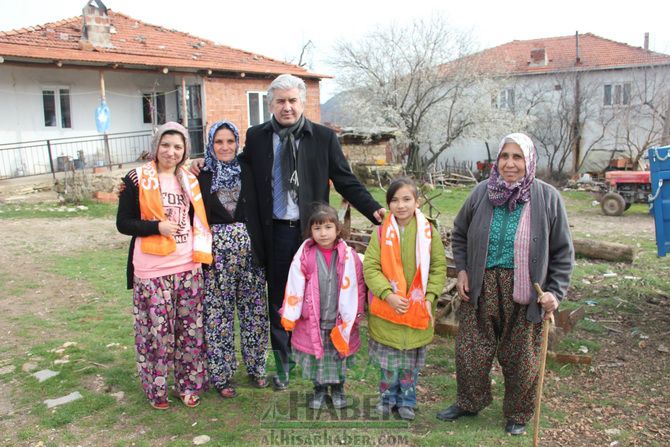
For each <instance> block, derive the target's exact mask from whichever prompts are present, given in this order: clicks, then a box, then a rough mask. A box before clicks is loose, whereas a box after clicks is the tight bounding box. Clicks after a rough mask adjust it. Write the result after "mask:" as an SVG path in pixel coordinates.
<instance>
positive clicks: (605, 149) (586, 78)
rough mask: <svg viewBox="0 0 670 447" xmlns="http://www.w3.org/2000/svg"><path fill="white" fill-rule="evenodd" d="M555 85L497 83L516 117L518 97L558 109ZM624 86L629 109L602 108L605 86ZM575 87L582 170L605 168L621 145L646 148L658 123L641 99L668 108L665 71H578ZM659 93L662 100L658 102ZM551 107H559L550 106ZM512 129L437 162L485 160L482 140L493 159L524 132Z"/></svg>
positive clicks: (669, 72)
mask: <svg viewBox="0 0 670 447" xmlns="http://www.w3.org/2000/svg"><path fill="white" fill-rule="evenodd" d="M558 82H559V81H558V80H557V76H556V75H534V76H520V77H517V78H510V79H506V80H500V81H499V83H500V87H501V88H510V87H513V88H514V90H515V106H516V108H517V110H516V111H515V113H517V114H519V113H521V114H522V113H525V111H524V110H522V109H523V104H522V98H523V95H524V94H526V95H529V96H530V95H531V92H537V91H543V92H545V95H544V99H545V100H546V101H547V104H557V103H558V100H559V98H560V96H561V94H559V93H558V91H556V90H555V88H554V87H555V85H556V84H557V83H558ZM624 82H630V83H631V84H632V92H631V96H632V98H631V104H630V105H629V106H627V107H621V106H614V107H613V106H604V105H603V96H604V85H605V84H620V83H624ZM580 86H581V88H580V90H581V91H582V92H583V93H582V95H583V96H587V95H588V96H589V98H590V99H589V101H588V102H587V103H586V104H585V105H584V108H583V110H582V114H585V116H587V119H586V122H585V123H584V127H583V129H582V140H581V147H582V157H583V156H584V154H585V152H586V150H587V149H588V148H589V147H592V149H591V152H590V153H589V154H588V155H587V157H588V158H587V160H586V162H585V163H584V166H582V170H583V171H587V170H599V169H603V168H604V167H605V166H606V164H607V162H608V161H609V158H610V155H611V152H612V151H613V150H615V149H617V150H619V151H622V150H624V149H625V145H626V144H628V146H631V147H632V146H634V145H637V146H639V147H646V146H647V145H648V144H647V141H648V140H649V139H650V138H651V137H653V135H652V134H654V135H656V134H658V130H659V129H660V127H662V123H661V124H660V127H659V122H658V120H656V121H654V120H653V119H652V117H651V115H652V113H651V112H650V109H649V108H648V107H646V108H645V107H643V106H642V103H643V102H644V101H645V99H646V100H647V101H649V100H651V99H655V100H656V101H657V102H656V104H655V106H656V107H657V108H658V109H659V110H665V108H666V107H667V96H666V95H667V92H668V91H670V67H660V68H648V69H646V70H642V69H618V70H602V71H592V72H583V73H581V75H580ZM564 87H565V89H566V90H564V91H563V94H564V95H567V96H568V97H570V96H571V95H573V93H572V91H570V90H567V89H570V88H571V84H570V82H567V81H566V83H565V84H564ZM659 94H660V95H661V98H660V101H659ZM554 107H558V106H557V105H554ZM535 110H537V108H536V109H535ZM612 114H614V115H615V119H614V120H609V118H610V117H611V115H612ZM541 124H542V123H541ZM544 124H546V125H547V126H552V125H553V126H555V125H556V123H555V122H547V123H544ZM513 127H514V126H510V128H509V129H507V130H506V131H504V130H503V129H497V132H495V131H494V132H489V134H492V133H499V134H500V135H498V136H497V137H495V138H493V136H492V135H490V136H489V137H478V138H464V139H460V140H458V141H456V143H455V144H454V145H453V146H452V147H451V148H449V149H447V150H446V151H445V152H444V153H443V154H442V155H441V156H440V158H439V161H438V162H439V163H449V164H453V161H454V159H455V160H456V161H459V162H460V161H471V162H475V161H478V160H485V159H486V147H485V144H484V143H485V141H487V140H488V142H489V147H490V149H491V156H492V157H493V158H495V155H496V153H497V149H498V143H499V141H500V138H502V137H503V136H504V134H505V133H509V132H515V131H519V130H521V131H523V129H518V128H513ZM603 128H605V129H606V131H605V136H604V137H603V138H600V135H601V134H602V132H603ZM484 130H486V129H484ZM652 130H653V131H654V132H655V133H654V132H652ZM480 133H482V134H486V132H485V131H480ZM624 140H626V141H624ZM631 141H632V143H631ZM542 152H543V151H542V150H541V149H539V150H538V155H539V159H538V162H539V166H540V167H543V166H544V165H546V155H544V154H542ZM622 155H626V154H622ZM633 155H634V154H633ZM571 168H572V154H570V155H569V162H568V163H566V165H565V172H569V170H570V169H571Z"/></svg>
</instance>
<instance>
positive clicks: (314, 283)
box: [279, 239, 367, 359]
mask: <svg viewBox="0 0 670 447" xmlns="http://www.w3.org/2000/svg"><path fill="white" fill-rule="evenodd" d="M335 249H336V250H337V267H336V269H337V280H338V284H340V285H341V282H342V272H343V271H344V257H345V253H346V249H347V244H346V243H345V242H344V241H343V240H342V239H339V240H338V242H337V245H336V246H335ZM317 251H318V247H317V246H316V243H315V242H314V241H313V240H311V239H310V241H309V242H308V243H307V244H306V245H305V248H304V250H303V253H302V257H301V259H300V266H301V268H302V270H303V273H304V274H305V279H306V281H307V284H306V285H305V296H304V300H303V304H302V314H301V315H300V318H299V319H298V321H296V324H295V329H294V330H293V335H292V336H291V345H292V346H293V348H294V349H297V350H299V351H302V352H305V353H307V354H311V355H314V356H315V357H316V358H318V359H320V358H321V357H323V342H322V340H321V329H320V326H319V323H320V321H321V298H320V293H319V277H318V267H317V263H316V252H317ZM355 262H356V280H357V281H358V311H357V315H356V321H355V322H354V327H353V328H352V330H351V337H350V339H349V353H350V354H349V355H352V354H354V353H355V352H356V351H358V349H359V348H360V346H361V338H360V334H359V331H358V325H359V324H360V320H361V318H362V317H363V315H364V313H365V297H366V294H367V288H366V287H365V280H364V279H363V265H362V263H361V260H360V258H359V257H358V255H356V256H355ZM279 312H280V314H283V308H282V309H280V311H279ZM341 322H342V319H341V316H340V315H339V314H338V316H337V321H336V322H335V324H340V323H341Z"/></svg>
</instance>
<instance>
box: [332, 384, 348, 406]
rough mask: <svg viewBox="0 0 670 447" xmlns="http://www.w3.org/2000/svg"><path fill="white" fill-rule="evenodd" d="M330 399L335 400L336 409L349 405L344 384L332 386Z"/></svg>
mask: <svg viewBox="0 0 670 447" xmlns="http://www.w3.org/2000/svg"><path fill="white" fill-rule="evenodd" d="M330 392H331V395H330V399H331V400H332V401H333V407H335V408H336V409H338V410H339V409H340V408H346V407H347V397H346V396H345V395H344V384H343V383H338V384H336V385H331V386H330Z"/></svg>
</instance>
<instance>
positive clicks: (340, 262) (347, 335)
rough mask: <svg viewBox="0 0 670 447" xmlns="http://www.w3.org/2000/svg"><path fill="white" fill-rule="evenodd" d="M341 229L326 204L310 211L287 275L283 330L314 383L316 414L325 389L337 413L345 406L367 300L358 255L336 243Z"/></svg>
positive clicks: (311, 406)
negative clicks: (346, 386) (350, 365)
mask: <svg viewBox="0 0 670 447" xmlns="http://www.w3.org/2000/svg"><path fill="white" fill-rule="evenodd" d="M341 229H342V224H341V223H340V222H339V221H338V220H337V212H336V211H335V210H334V209H333V208H331V207H330V206H328V205H326V204H318V205H316V206H315V207H314V208H313V212H312V214H311V215H310V217H309V221H308V224H307V226H306V234H305V238H306V240H305V242H303V244H302V245H301V246H300V248H299V249H298V251H297V253H296V254H295V256H294V258H293V261H292V263H291V268H290V270H289V275H288V281H287V282H286V291H285V294H284V304H283V306H282V309H281V315H282V320H281V321H282V325H283V327H284V329H286V330H287V331H293V335H292V337H291V346H292V347H293V357H294V360H295V362H296V363H297V364H299V365H301V366H302V370H303V377H304V378H306V379H309V380H312V381H313V383H314V397H313V398H312V399H311V400H310V402H309V407H310V408H313V409H316V410H318V409H320V408H321V407H322V406H323V405H324V404H325V402H326V396H327V395H328V386H329V385H330V387H331V400H332V402H333V406H334V407H335V408H344V407H346V406H347V402H346V398H345V395H344V379H345V375H346V369H347V365H348V363H349V362H350V361H351V359H352V357H351V356H352V355H353V354H354V353H356V351H358V348H359V347H360V336H359V333H358V324H359V322H360V319H361V317H362V315H363V312H364V303H365V296H366V288H365V282H364V280H363V268H362V264H361V261H360V259H359V257H358V255H357V254H356V252H355V251H354V250H353V249H352V248H351V247H349V246H347V244H346V243H345V242H344V241H343V240H342V239H341V238H340V232H341Z"/></svg>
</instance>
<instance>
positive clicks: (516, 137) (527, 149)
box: [488, 133, 537, 211]
mask: <svg viewBox="0 0 670 447" xmlns="http://www.w3.org/2000/svg"><path fill="white" fill-rule="evenodd" d="M507 143H516V144H518V145H519V147H520V148H521V151H522V152H523V157H524V159H525V161H526V174H525V175H524V176H523V177H522V178H521V180H519V181H517V182H514V183H508V182H506V181H505V180H503V178H502V177H501V176H500V172H498V159H499V158H500V153H501V152H502V150H503V147H505V145H506V144H507ZM536 167H537V153H536V152H535V145H534V144H533V141H532V140H531V139H530V137H528V135H526V134H523V133H511V134H509V135H507V136H506V137H505V138H503V139H502V141H501V142H500V147H499V148H498V155H497V156H496V162H495V164H494V165H493V169H492V170H491V176H490V177H489V183H488V194H489V201H490V202H491V204H492V205H493V206H501V205H504V204H505V203H507V206H508V207H509V210H510V211H514V210H515V209H516V205H517V204H518V203H526V202H528V201H529V200H530V185H531V184H532V183H533V180H535V170H536Z"/></svg>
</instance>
